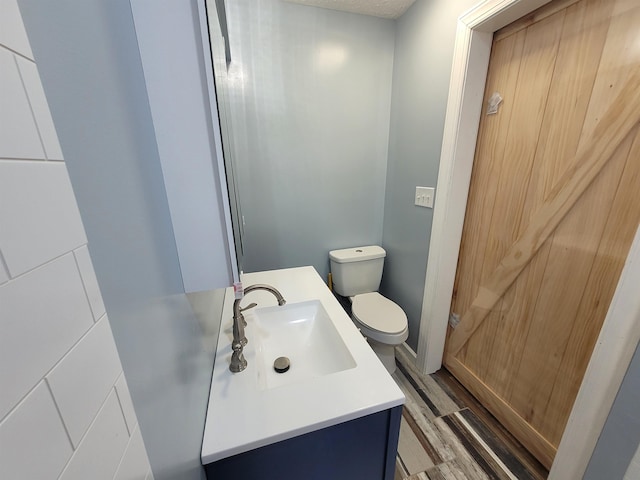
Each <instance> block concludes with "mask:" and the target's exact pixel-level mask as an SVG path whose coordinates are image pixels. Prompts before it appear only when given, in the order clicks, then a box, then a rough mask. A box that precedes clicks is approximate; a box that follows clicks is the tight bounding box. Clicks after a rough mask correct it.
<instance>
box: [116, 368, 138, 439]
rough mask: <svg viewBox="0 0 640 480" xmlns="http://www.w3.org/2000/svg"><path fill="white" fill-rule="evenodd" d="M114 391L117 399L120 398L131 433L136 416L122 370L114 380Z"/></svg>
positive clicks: (134, 425)
mask: <svg viewBox="0 0 640 480" xmlns="http://www.w3.org/2000/svg"><path fill="white" fill-rule="evenodd" d="M116 393H117V394H118V400H120V406H121V407H122V414H123V415H124V420H125V422H127V428H128V429H129V433H131V432H133V430H134V428H135V427H136V425H137V424H138V419H137V417H136V411H135V410H134V408H133V402H132V401H131V394H130V393H129V386H128V385H127V380H126V379H125V377H124V372H123V373H122V374H121V375H120V378H118V380H117V381H116Z"/></svg>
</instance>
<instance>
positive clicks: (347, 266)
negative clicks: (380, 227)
mask: <svg viewBox="0 0 640 480" xmlns="http://www.w3.org/2000/svg"><path fill="white" fill-rule="evenodd" d="M386 254H387V253H386V252H385V251H384V249H383V248H382V247H378V246H377V245H372V246H368V247H354V248H344V249H342V250H332V251H330V252H329V259H330V260H331V277H332V279H333V288H334V290H335V291H336V292H337V293H338V294H339V295H342V296H343V297H352V296H354V295H360V294H361V293H369V292H377V291H378V287H380V280H381V279H382V268H383V266H384V257H385V256H386Z"/></svg>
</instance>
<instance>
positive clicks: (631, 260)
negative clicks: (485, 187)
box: [416, 0, 640, 479]
mask: <svg viewBox="0 0 640 480" xmlns="http://www.w3.org/2000/svg"><path fill="white" fill-rule="evenodd" d="M548 1H549V0H486V1H483V2H480V3H479V4H478V5H476V6H475V7H474V8H472V9H471V10H469V11H468V12H467V13H465V14H463V15H462V16H461V17H460V18H459V19H458V27H457V31H456V41H455V47H454V56H453V64H452V69H451V80H450V84H449V98H448V103H447V112H446V117H445V125H444V134H443V141H442V150H441V154H440V169H439V173H438V183H437V188H436V192H437V195H436V203H435V208H434V212H433V226H432V230H431V231H432V233H431V240H430V245H429V258H428V263H427V272H426V277H425V289H424V296H423V304H422V314H421V319H420V335H419V340H418V356H417V363H416V365H417V367H418V368H419V369H420V370H421V371H423V372H424V373H432V372H435V371H436V370H438V369H439V368H440V367H441V366H442V356H443V352H444V342H445V337H446V331H447V323H448V319H449V307H450V305H451V298H452V294H453V284H454V280H455V273H456V267H457V263H458V252H459V249H460V242H461V239H462V227H463V223H464V215H465V209H466V204H467V196H468V193H469V183H470V179H471V169H472V166H473V157H474V153H475V144H476V139H477V134H478V125H479V120H480V112H481V109H482V99H483V94H484V87H485V81H486V77H487V69H488V65H489V55H490V52H491V42H492V37H493V32H495V31H496V30H498V29H500V28H502V27H504V26H506V25H508V24H510V23H511V22H513V21H515V20H517V19H518V18H521V17H522V16H524V15H526V14H528V13H530V12H532V11H533V10H535V9H537V8H539V7H540V6H542V5H544V4H546V3H548ZM638 283H640V232H639V233H637V234H636V239H635V240H634V243H633V246H632V249H631V251H630V253H629V257H628V259H627V264H626V266H625V270H624V271H623V275H622V276H621V278H620V282H619V284H618V288H617V290H616V294H615V296H614V299H613V301H612V303H611V306H610V308H609V312H608V314H607V317H606V319H605V323H604V325H603V328H602V331H601V333H600V337H599V339H598V343H597V345H596V348H595V349H594V352H593V355H592V357H591V361H590V363H589V367H588V368H587V371H586V373H585V377H584V379H583V382H582V386H581V388H580V391H579V393H578V397H577V399H576V403H575V404H574V408H573V410H572V412H571V416H570V418H569V423H568V424H567V428H566V430H565V432H564V435H563V437H562V440H561V442H560V446H559V448H558V454H557V456H556V459H555V461H554V464H553V466H552V469H551V472H550V476H549V478H550V479H553V478H558V479H564V478H582V475H583V473H584V471H585V469H586V467H587V464H588V461H589V458H590V457H591V454H592V452H593V449H594V447H595V444H596V441H597V439H598V436H599V434H600V431H601V430H602V427H603V425H604V422H605V421H606V417H607V414H608V412H609V410H610V409H611V405H612V404H613V400H614V399H615V395H616V393H617V391H618V389H619V387H620V383H621V382H622V378H623V376H624V373H625V372H626V370H627V368H628V366H629V362H630V361H631V357H632V355H633V352H634V350H635V348H636V345H637V344H638V340H639V339H640V300H638V299H637V298H636V297H637V294H633V293H628V292H633V287H634V286H635V285H638ZM613 319H615V320H613ZM613 323H615V329H614V328H612V324H613ZM604 352H606V354H605V353H604ZM584 425H590V426H591V428H590V429H588V431H586V430H587V429H586V428H585V427H584Z"/></svg>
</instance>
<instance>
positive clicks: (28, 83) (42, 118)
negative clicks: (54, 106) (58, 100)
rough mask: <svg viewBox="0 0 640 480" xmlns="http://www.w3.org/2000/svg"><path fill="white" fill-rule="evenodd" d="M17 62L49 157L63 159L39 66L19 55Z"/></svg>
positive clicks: (50, 158) (49, 158)
mask: <svg viewBox="0 0 640 480" xmlns="http://www.w3.org/2000/svg"><path fill="white" fill-rule="evenodd" d="M16 63H17V64H18V70H19V71H20V76H21V77H22V82H23V84H24V88H25V89H26V91H27V98H28V99H29V104H30V105H31V110H32V111H33V115H34V117H35V121H36V126H37V127H38V131H39V132H40V140H42V145H43V146H44V152H45V154H46V156H47V159H48V160H63V159H64V158H63V156H62V149H61V148H60V143H59V142H58V134H57V133H56V127H55V126H54V124H53V118H51V111H50V110H49V104H48V103H47V97H46V96H45V94H44V89H43V88H42V82H41V81H40V74H39V73H38V67H36V64H35V63H33V62H30V61H29V60H26V59H24V58H22V57H18V56H16Z"/></svg>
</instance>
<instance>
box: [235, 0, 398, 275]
mask: <svg viewBox="0 0 640 480" xmlns="http://www.w3.org/2000/svg"><path fill="white" fill-rule="evenodd" d="M227 19H228V23H229V35H230V46H231V58H232V61H231V65H230V70H229V76H230V79H229V82H228V83H229V89H228V94H229V95H228V98H229V105H230V107H231V117H232V118H231V122H232V128H233V137H234V140H235V143H234V145H233V147H234V152H235V159H234V162H235V166H236V172H237V177H238V178H237V180H238V185H239V190H240V199H241V210H242V214H243V215H244V220H245V225H244V253H245V254H244V259H243V266H244V269H245V271H258V270H268V269H273V268H283V267H291V266H299V265H313V266H314V267H315V268H316V269H317V270H318V272H319V273H320V274H321V275H322V276H323V277H325V278H326V274H327V273H328V270H329V261H328V252H329V250H332V249H335V248H344V247H350V246H357V245H362V244H379V243H380V242H381V241H382V221H383V214H382V213H383V208H384V207H383V205H384V189H385V187H384V185H385V176H386V168H387V167H386V161H387V148H388V141H387V140H388V130H389V109H390V96H391V74H392V63H393V44H394V26H395V22H394V21H392V20H385V19H379V18H374V17H367V16H363V15H354V14H349V13H344V12H337V11H333V10H326V9H321V8H314V7H306V6H301V5H296V4H292V3H288V2H282V1H273V0H259V1H258V0H235V1H233V2H228V3H227Z"/></svg>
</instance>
